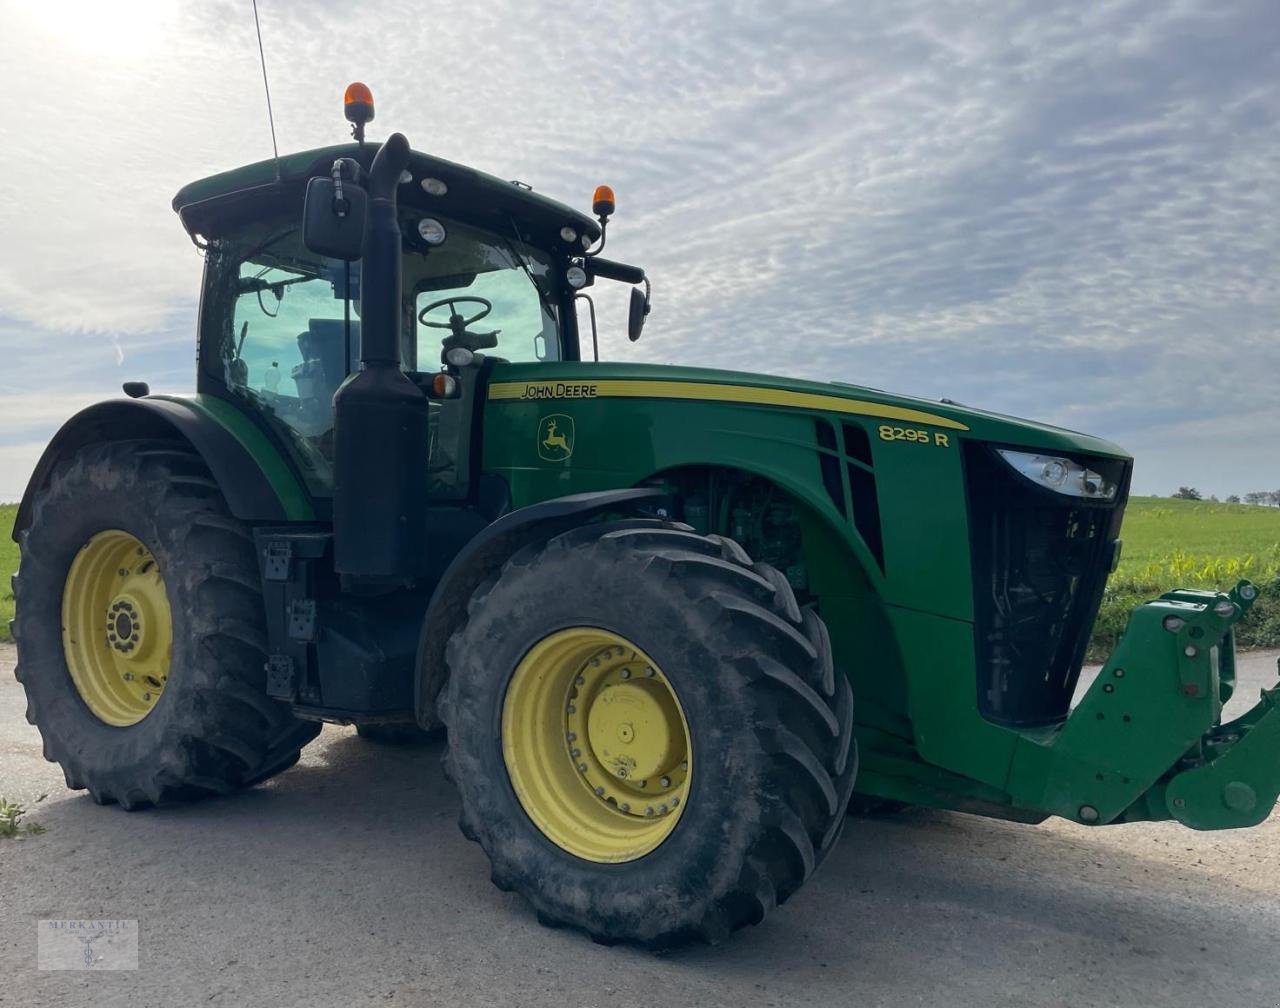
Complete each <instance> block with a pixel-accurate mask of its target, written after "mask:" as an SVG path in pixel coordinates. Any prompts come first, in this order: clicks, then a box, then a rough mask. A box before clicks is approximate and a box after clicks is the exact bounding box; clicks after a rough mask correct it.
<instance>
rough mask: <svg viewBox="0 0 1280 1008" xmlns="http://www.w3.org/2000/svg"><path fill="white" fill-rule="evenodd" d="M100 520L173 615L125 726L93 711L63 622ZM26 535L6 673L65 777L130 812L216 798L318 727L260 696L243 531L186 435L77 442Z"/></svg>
mask: <svg viewBox="0 0 1280 1008" xmlns="http://www.w3.org/2000/svg"><path fill="white" fill-rule="evenodd" d="M109 530H120V531H122V532H124V533H127V534H128V535H129V536H131V537H133V538H134V539H136V540H137V541H138V543H140V544H144V545H145V548H146V549H147V550H149V551H150V554H151V556H152V557H154V562H155V564H156V566H157V567H158V569H159V572H160V575H161V577H162V583H163V592H164V594H165V595H166V596H167V600H168V609H169V612H170V614H171V615H170V622H171V627H170V633H169V637H171V657H170V659H169V661H168V663H167V667H168V671H169V673H170V674H169V676H168V680H167V682H166V683H165V684H164V687H163V692H162V693H160V694H159V696H158V699H155V700H152V701H151V703H152V706H150V708H149V709H148V710H146V711H145V712H144V713H143V714H142V716H141V718H140V719H138V720H137V721H136V723H129V724H125V725H121V724H119V723H118V722H117V723H108V721H106V720H103V717H102V716H101V714H100V713H95V712H94V710H93V709H91V706H90V704H89V703H88V702H87V700H86V697H87V696H88V697H90V699H92V696H91V695H90V694H85V693H83V692H82V690H81V687H80V686H78V685H77V683H76V681H75V680H74V679H73V676H72V672H71V669H70V667H69V664H68V653H69V652H68V651H66V650H65V649H64V639H63V637H64V635H63V632H62V629H61V628H62V627H63V625H64V586H65V585H66V583H67V581H68V577H69V574H70V572H71V571H72V564H73V562H74V561H75V560H76V558H77V556H78V555H80V554H82V552H83V551H84V550H85V549H86V547H87V546H88V544H89V543H90V540H92V539H93V538H94V537H95V536H96V535H99V534H100V533H103V532H106V531H109ZM20 547H21V556H22V560H21V568H20V570H19V572H18V574H17V575H16V576H15V577H14V581H13V587H14V598H15V608H16V615H15V618H14V622H13V634H14V639H15V640H16V642H17V645H18V666H17V669H16V675H17V678H18V681H19V682H21V683H22V685H23V687H24V689H25V690H26V694H27V720H28V721H29V722H30V723H31V724H33V725H35V726H36V727H37V728H39V730H40V734H41V736H42V737H43V739H44V755H45V758H46V759H48V760H50V761H51V762H56V763H59V764H60V765H61V766H62V769H63V773H64V774H65V776H66V781H67V786H68V787H70V788H73V789H88V791H89V792H90V794H91V795H92V796H93V799H94V801H96V802H98V803H99V804H107V803H110V802H119V803H120V804H121V805H122V806H123V807H125V808H126V809H130V810H132V809H137V808H143V807H146V806H148V805H155V804H159V803H161V802H164V801H169V800H171V799H178V798H195V797H200V796H203V795H208V794H225V793H227V792H229V791H232V790H235V789H236V788H241V787H247V786H249V785H251V784H255V783H257V782H259V781H262V780H265V779H266V778H267V777H270V776H273V775H274V774H277V773H279V772H281V771H282V770H285V769H288V768H289V767H290V766H292V765H293V764H294V763H296V762H297V761H298V755H299V752H300V751H301V749H302V747H303V746H304V745H306V744H307V743H308V742H309V741H311V739H313V738H315V736H316V735H317V734H318V733H319V731H320V725H318V724H315V723H311V722H305V721H299V720H298V719H296V718H294V717H293V715H292V714H291V712H290V711H289V709H288V707H287V706H286V705H284V704H282V703H280V702H278V701H276V700H273V699H271V698H270V697H268V696H267V694H266V672H265V668H264V665H265V662H266V627H265V614H264V606H263V601H262V594H261V589H260V587H259V577H258V565H257V559H256V556H255V551H254V544H253V537H252V535H251V533H250V531H249V529H248V527H247V526H246V525H245V524H244V523H243V522H241V521H239V520H238V519H236V518H234V517H233V516H232V515H231V514H230V513H229V511H228V509H227V506H226V502H225V501H224V500H223V497H222V494H221V492H220V491H219V489H218V486H217V483H216V482H215V481H214V480H213V478H212V476H211V475H210V473H209V471H208V470H207V468H206V467H205V465H204V463H203V461H202V460H201V459H200V458H199V456H197V455H195V454H194V453H192V452H191V451H190V450H188V449H186V447H185V446H183V445H180V444H176V443H173V442H164V441H121V442H115V443H111V444H100V445H92V446H89V447H86V448H83V449H81V450H80V451H78V452H76V453H75V454H74V455H72V456H70V457H69V458H67V459H65V460H63V461H62V462H60V463H59V464H58V466H57V467H56V469H55V470H54V472H53V475H52V477H51V479H50V481H49V484H48V485H47V486H46V487H45V488H43V489H42V490H40V491H39V492H38V494H37V496H36V498H35V501H34V506H33V509H32V520H31V525H30V528H28V529H27V530H26V531H25V532H23V533H22V535H21V541H20ZM69 615H74V614H69ZM105 615H106V614H105V613H104V617H105ZM90 616H91V619H90V622H91V623H92V620H93V619H96V614H90ZM149 622H150V621H149ZM73 660H76V659H73ZM77 668H78V669H79V668H81V664H80V663H79V661H78V660H77ZM109 668H110V666H109V665H108V669H109ZM80 675H81V676H83V675H84V673H83V671H81V672H80ZM149 699H150V698H149Z"/></svg>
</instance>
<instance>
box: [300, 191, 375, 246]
mask: <svg viewBox="0 0 1280 1008" xmlns="http://www.w3.org/2000/svg"><path fill="white" fill-rule="evenodd" d="M367 206H368V195H367V194H366V193H365V191H364V189H363V188H362V187H361V186H359V185H358V184H356V183H355V182H348V181H346V180H344V179H342V178H340V177H335V178H313V179H312V180H311V181H310V182H308V183H307V198H306V202H305V204H304V205H303V210H302V240H303V242H304V243H305V244H306V246H307V248H309V249H310V250H311V251H312V252H316V253H319V254H320V255H322V256H328V257H329V258H330V259H343V260H346V261H347V262H351V261H352V260H355V259H359V258H360V256H361V255H362V253H363V249H364V218H365V210H366V208H367Z"/></svg>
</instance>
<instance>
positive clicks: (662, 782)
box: [661, 777, 671, 787]
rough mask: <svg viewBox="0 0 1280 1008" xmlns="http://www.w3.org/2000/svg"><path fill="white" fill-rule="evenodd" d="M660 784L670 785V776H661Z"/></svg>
mask: <svg viewBox="0 0 1280 1008" xmlns="http://www.w3.org/2000/svg"><path fill="white" fill-rule="evenodd" d="M661 784H662V786H663V787H671V778H670V777H663V778H662V781H661Z"/></svg>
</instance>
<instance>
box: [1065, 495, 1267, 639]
mask: <svg viewBox="0 0 1280 1008" xmlns="http://www.w3.org/2000/svg"><path fill="white" fill-rule="evenodd" d="M1120 538H1121V539H1123V540H1124V550H1123V552H1122V554H1121V558H1120V567H1119V569H1118V570H1117V571H1116V572H1115V574H1114V575H1112V577H1111V580H1110V581H1109V582H1108V583H1107V591H1106V596H1105V598H1104V599H1103V603H1102V612H1101V613H1100V614H1099V616H1098V621H1097V623H1096V624H1095V625H1094V628H1093V640H1092V642H1091V646H1090V651H1091V654H1092V655H1093V656H1094V657H1101V656H1103V655H1105V654H1107V653H1108V652H1109V651H1110V650H1111V648H1112V647H1114V646H1115V642H1116V640H1117V638H1118V637H1119V636H1120V633H1121V632H1122V631H1123V630H1124V626H1125V622H1126V620H1127V619H1128V616H1129V611H1130V610H1131V609H1133V607H1134V606H1137V605H1141V604H1142V603H1143V602H1145V601H1147V600H1148V599H1151V598H1154V597H1155V596H1157V595H1159V594H1160V593H1161V592H1164V591H1168V590H1169V589H1170V588H1218V589H1225V588H1230V587H1232V586H1233V585H1234V584H1235V583H1236V582H1237V581H1239V580H1240V579H1241V578H1248V579H1249V580H1250V581H1253V582H1255V583H1256V584H1257V585H1258V586H1259V587H1260V588H1261V589H1262V595H1261V597H1260V598H1259V599H1258V601H1257V603H1256V604H1255V605H1254V607H1253V612H1252V613H1251V614H1250V615H1249V617H1248V619H1246V620H1245V621H1244V622H1243V623H1241V624H1240V625H1239V626H1238V627H1237V628H1236V637H1237V642H1238V644H1239V646H1241V647H1280V508H1273V507H1253V506H1250V505H1248V504H1217V503H1214V502H1212V501H1185V500H1171V499H1168V498H1164V497H1134V498H1132V499H1131V500H1130V501H1129V506H1128V508H1127V510H1126V511H1125V517H1124V527H1123V528H1122V529H1121V531H1120Z"/></svg>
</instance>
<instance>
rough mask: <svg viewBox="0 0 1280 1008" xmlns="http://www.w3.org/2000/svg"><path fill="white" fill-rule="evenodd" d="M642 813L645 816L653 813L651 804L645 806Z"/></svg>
mask: <svg viewBox="0 0 1280 1008" xmlns="http://www.w3.org/2000/svg"><path fill="white" fill-rule="evenodd" d="M644 814H645V815H647V816H651V815H653V806H652V805H650V806H649V807H648V808H646V809H645V810H644Z"/></svg>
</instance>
